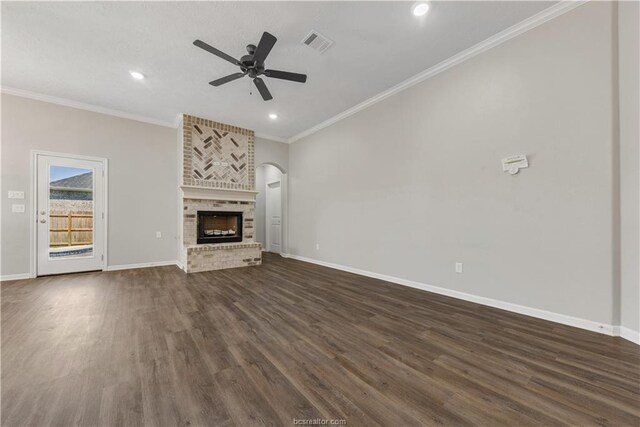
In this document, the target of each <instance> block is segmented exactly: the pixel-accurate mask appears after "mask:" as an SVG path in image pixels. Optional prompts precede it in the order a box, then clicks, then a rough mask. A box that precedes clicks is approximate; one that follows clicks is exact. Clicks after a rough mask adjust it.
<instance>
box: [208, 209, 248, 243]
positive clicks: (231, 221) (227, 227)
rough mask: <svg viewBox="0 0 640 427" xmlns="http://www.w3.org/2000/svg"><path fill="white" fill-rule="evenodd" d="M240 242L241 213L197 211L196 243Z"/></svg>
mask: <svg viewBox="0 0 640 427" xmlns="http://www.w3.org/2000/svg"><path fill="white" fill-rule="evenodd" d="M241 241H242V212H216V211H198V243H199V244H200V243H228V242H241Z"/></svg>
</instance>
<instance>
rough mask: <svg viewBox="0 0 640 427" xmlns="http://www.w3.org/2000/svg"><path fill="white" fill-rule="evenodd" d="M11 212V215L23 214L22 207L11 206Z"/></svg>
mask: <svg viewBox="0 0 640 427" xmlns="http://www.w3.org/2000/svg"><path fill="white" fill-rule="evenodd" d="M11 212H13V213H24V205H17V204H13V205H11Z"/></svg>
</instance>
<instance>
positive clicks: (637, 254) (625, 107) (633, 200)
mask: <svg viewBox="0 0 640 427" xmlns="http://www.w3.org/2000/svg"><path fill="white" fill-rule="evenodd" d="M618 7H619V9H618V17H619V22H618V29H619V32H618V34H619V53H618V54H619V67H618V70H619V84H620V236H621V240H620V243H621V254H620V255H621V292H620V301H621V304H620V309H621V324H622V326H623V327H625V328H628V329H630V330H632V331H635V333H636V335H637V334H638V333H639V331H640V271H639V269H640V266H639V262H640V250H639V245H638V239H639V237H640V236H639V233H640V227H639V225H638V222H639V221H640V211H639V209H638V205H639V204H640V199H639V196H640V183H639V180H640V174H639V173H638V169H639V168H638V163H639V160H640V150H639V149H638V148H639V147H638V144H639V142H638V141H639V140H640V131H639V129H638V117H640V105H639V104H640V100H639V97H640V95H639V94H640V85H639V83H638V79H639V77H638V76H640V67H639V63H640V56H639V52H638V50H639V48H638V39H639V38H640V16H639V15H640V3H638V2H620V3H618Z"/></svg>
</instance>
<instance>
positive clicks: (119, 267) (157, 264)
mask: <svg viewBox="0 0 640 427" xmlns="http://www.w3.org/2000/svg"><path fill="white" fill-rule="evenodd" d="M165 265H176V266H178V268H180V269H182V266H181V265H180V263H179V262H178V261H159V262H143V263H140V264H121V265H110V266H108V267H107V271H117V270H130V269H132V268H147V267H163V266H165Z"/></svg>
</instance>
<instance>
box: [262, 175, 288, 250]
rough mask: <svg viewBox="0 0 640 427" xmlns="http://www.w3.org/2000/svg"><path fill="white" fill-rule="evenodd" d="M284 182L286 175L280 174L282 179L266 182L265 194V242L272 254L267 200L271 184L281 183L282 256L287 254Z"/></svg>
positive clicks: (266, 247)
mask: <svg viewBox="0 0 640 427" xmlns="http://www.w3.org/2000/svg"><path fill="white" fill-rule="evenodd" d="M284 180H285V174H283V173H280V179H277V180H275V181H269V182H265V194H264V240H265V249H266V250H267V251H268V252H271V243H270V241H271V239H270V237H271V231H269V230H271V224H270V221H269V218H268V215H267V213H268V209H267V205H268V202H267V198H268V197H269V196H268V194H269V186H270V185H271V184H275V183H280V253H279V254H280V255H282V254H284V253H286V252H285V243H284V228H285V226H284V218H285V213H284V211H285V205H286V203H285V197H284V189H283V187H284Z"/></svg>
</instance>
